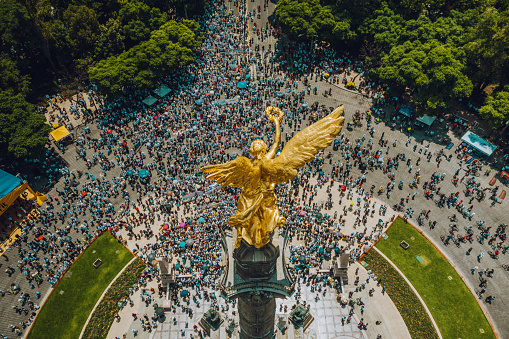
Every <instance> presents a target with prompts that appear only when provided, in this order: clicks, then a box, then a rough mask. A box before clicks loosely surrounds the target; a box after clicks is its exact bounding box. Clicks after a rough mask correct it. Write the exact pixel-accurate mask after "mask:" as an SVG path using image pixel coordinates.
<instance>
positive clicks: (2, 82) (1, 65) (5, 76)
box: [0, 54, 30, 95]
mask: <svg viewBox="0 0 509 339" xmlns="http://www.w3.org/2000/svg"><path fill="white" fill-rule="evenodd" d="M7 90H9V91H11V92H12V93H22V94H23V95H27V94H28V93H29V92H30V77H29V76H28V75H22V74H21V72H20V71H19V69H18V66H17V65H16V63H15V62H14V61H12V60H11V59H10V58H9V57H8V56H7V55H5V54H0V91H7Z"/></svg>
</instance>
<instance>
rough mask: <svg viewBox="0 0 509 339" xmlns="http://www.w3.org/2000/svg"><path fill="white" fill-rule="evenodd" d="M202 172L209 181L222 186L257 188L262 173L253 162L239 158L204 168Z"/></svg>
mask: <svg viewBox="0 0 509 339" xmlns="http://www.w3.org/2000/svg"><path fill="white" fill-rule="evenodd" d="M201 170H202V171H203V172H205V173H209V175H207V177H206V179H207V180H215V181H216V182H217V183H219V184H221V186H223V187H224V186H231V187H246V188H255V187H256V186H257V184H258V181H259V179H260V171H259V170H257V169H256V168H255V166H253V164H252V163H251V160H249V159H248V158H246V157H242V156H239V157H237V158H235V159H233V160H232V161H228V162H226V163H224V164H218V165H209V166H204V167H202V168H201Z"/></svg>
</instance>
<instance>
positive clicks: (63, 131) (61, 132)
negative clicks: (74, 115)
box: [50, 126, 71, 141]
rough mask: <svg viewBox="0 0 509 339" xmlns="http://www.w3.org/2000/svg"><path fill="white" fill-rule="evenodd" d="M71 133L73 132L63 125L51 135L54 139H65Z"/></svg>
mask: <svg viewBox="0 0 509 339" xmlns="http://www.w3.org/2000/svg"><path fill="white" fill-rule="evenodd" d="M69 134H71V133H70V132H69V131H68V130H67V128H65V126H61V127H59V128H57V129H56V130H54V131H53V132H51V133H50V135H51V136H52V137H53V139H55V141H58V140H60V139H63V138H65V137H66V136H68V135H69Z"/></svg>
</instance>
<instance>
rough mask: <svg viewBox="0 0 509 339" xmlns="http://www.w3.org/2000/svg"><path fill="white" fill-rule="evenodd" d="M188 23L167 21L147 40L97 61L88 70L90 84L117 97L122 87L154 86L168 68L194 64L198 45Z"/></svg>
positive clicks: (193, 30) (198, 40)
mask: <svg viewBox="0 0 509 339" xmlns="http://www.w3.org/2000/svg"><path fill="white" fill-rule="evenodd" d="M188 23H189V24H188V25H186V21H184V23H178V22H176V21H173V20H172V21H169V22H167V23H165V24H164V25H162V26H161V27H160V28H159V29H158V30H155V31H153V32H152V34H151V36H150V39H149V40H147V41H143V42H141V43H140V44H138V45H136V46H134V47H132V48H131V49H129V50H127V51H125V52H123V53H121V54H120V55H118V56H112V57H109V58H108V59H105V60H101V61H99V62H98V63H97V64H96V65H95V66H93V67H91V68H90V70H89V73H90V80H91V81H93V82H95V83H96V85H97V87H98V90H99V91H101V92H102V93H106V94H118V92H119V91H120V90H121V89H122V88H124V87H139V88H150V87H153V86H155V85H156V83H157V81H158V79H159V78H160V77H161V76H163V75H165V74H167V73H168V72H169V71H170V70H171V69H172V68H174V67H177V66H181V65H186V64H188V63H190V62H193V61H194V51H195V50H196V48H197V47H198V46H199V44H200V39H199V38H198V37H197V35H196V33H197V30H198V26H196V25H195V24H192V22H188ZM188 26H190V27H191V28H189V27H188Z"/></svg>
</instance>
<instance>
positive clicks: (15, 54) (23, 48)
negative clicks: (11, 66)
mask: <svg viewBox="0 0 509 339" xmlns="http://www.w3.org/2000/svg"><path fill="white" fill-rule="evenodd" d="M0 46H1V51H2V53H6V54H7V55H8V56H9V58H10V59H11V60H12V61H14V62H16V63H17V67H19V68H20V69H22V70H27V69H28V68H29V67H30V64H31V62H32V57H33V56H34V55H35V56H37V54H38V48H39V44H38V42H37V40H36V39H35V38H34V34H33V32H32V22H31V20H30V16H29V15H28V11H27V10H26V8H25V7H23V6H22V5H20V4H19V3H18V2H16V1H13V0H6V1H0Z"/></svg>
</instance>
